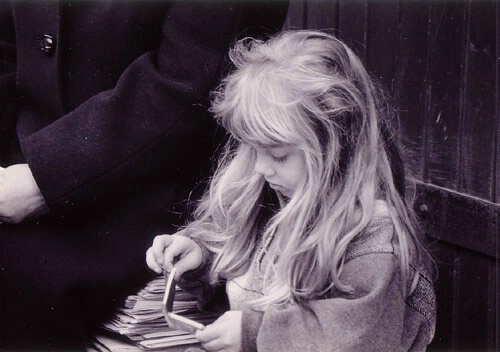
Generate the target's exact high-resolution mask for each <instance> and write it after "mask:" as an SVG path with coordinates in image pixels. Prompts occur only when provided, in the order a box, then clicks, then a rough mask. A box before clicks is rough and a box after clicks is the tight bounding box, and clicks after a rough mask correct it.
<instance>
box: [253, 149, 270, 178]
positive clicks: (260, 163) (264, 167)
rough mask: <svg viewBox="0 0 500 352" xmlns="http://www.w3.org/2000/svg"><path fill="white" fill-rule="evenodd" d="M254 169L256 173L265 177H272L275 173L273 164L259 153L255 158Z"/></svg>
mask: <svg viewBox="0 0 500 352" xmlns="http://www.w3.org/2000/svg"><path fill="white" fill-rule="evenodd" d="M254 170H255V172H256V173H258V174H261V175H262V176H264V177H271V176H273V175H274V168H273V167H272V165H271V164H270V163H269V162H268V161H266V158H265V157H263V156H261V155H259V154H257V157H256V160H255V166H254Z"/></svg>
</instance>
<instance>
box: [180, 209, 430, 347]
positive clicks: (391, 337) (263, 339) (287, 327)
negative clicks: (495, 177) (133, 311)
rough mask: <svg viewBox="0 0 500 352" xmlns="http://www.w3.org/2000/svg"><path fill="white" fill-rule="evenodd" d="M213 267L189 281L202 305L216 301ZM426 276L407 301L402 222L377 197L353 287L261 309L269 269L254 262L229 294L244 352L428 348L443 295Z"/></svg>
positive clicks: (353, 249)
mask: <svg viewBox="0 0 500 352" xmlns="http://www.w3.org/2000/svg"><path fill="white" fill-rule="evenodd" d="M209 257H210V256H209V255H207V258H209ZM209 265H210V260H205V262H204V264H203V267H202V268H199V269H198V270H196V271H195V272H192V273H189V274H188V275H186V277H185V278H184V279H183V280H181V285H182V286H183V287H184V288H185V289H187V290H188V291H191V292H193V293H195V294H197V295H198V297H199V304H200V308H203V307H205V306H207V303H209V302H210V301H212V300H213V299H214V298H216V296H215V295H214V293H215V291H214V290H213V288H212V287H210V285H208V284H207V281H206V280H205V279H204V277H203V275H202V273H203V272H206V269H207V267H209ZM411 265H412V267H413V268H415V267H418V263H411ZM418 275H419V277H418V281H417V285H416V287H415V289H414V290H413V292H412V293H411V295H410V296H409V297H408V298H407V299H404V298H403V295H402V290H401V287H402V283H401V275H400V266H399V258H398V244H397V237H396V236H394V226H393V223H392V220H391V218H390V217H389V213H388V210H387V206H386V205H385V203H383V202H377V206H376V210H375V214H374V216H373V218H372V220H371V222H370V223H369V225H368V226H367V227H366V228H365V230H364V231H363V232H361V233H360V234H359V235H358V236H356V238H355V239H354V241H352V242H351V244H350V245H349V247H348V249H347V253H346V257H345V263H344V266H343V269H342V272H341V275H340V280H341V281H342V282H343V283H345V284H347V285H350V286H351V287H352V288H353V289H354V290H353V292H351V293H344V292H340V291H338V290H333V292H331V294H330V295H329V296H328V297H327V298H324V299H318V300H313V301H311V302H309V304H308V305H307V306H302V305H298V304H292V303H289V304H285V305H278V306H268V307H267V308H266V310H265V311H264V312H261V311H254V310H252V309H250V308H249V307H248V306H246V305H245V300H247V301H248V300H251V299H253V298H257V297H259V296H260V295H261V289H262V285H261V283H262V281H261V280H262V274H261V273H260V271H259V270H258V265H256V263H253V265H251V266H250V269H249V271H248V272H247V273H246V274H244V275H243V276H242V277H239V278H236V279H233V280H231V281H230V282H229V283H228V286H227V288H228V289H227V293H228V294H229V301H230V303H231V304H232V307H231V308H233V307H234V308H233V309H238V310H242V311H243V314H242V349H243V351H260V352H264V351H272V352H276V351H287V352H289V351H318V352H323V351H356V352H357V351H425V349H426V346H427V345H428V344H429V342H430V341H431V340H432V337H433V335H434V329H435V315H436V307H435V295H434V289H433V285H432V282H431V280H430V279H429V277H428V276H427V275H426V271H425V270H423V269H422V270H421V271H420V273H419V274H418ZM196 276H197V277H198V280H195V281H194V280H193V279H195V277H196Z"/></svg>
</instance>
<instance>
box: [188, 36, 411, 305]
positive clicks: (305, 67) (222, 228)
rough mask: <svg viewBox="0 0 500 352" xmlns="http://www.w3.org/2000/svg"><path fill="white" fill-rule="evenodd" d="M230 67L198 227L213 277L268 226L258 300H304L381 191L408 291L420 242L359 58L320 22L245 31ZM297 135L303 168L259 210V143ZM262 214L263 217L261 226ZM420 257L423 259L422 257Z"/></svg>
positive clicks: (339, 262)
mask: <svg viewBox="0 0 500 352" xmlns="http://www.w3.org/2000/svg"><path fill="white" fill-rule="evenodd" d="M230 58H231V60H232V62H233V63H234V65H235V69H234V70H233V72H231V73H230V74H229V75H228V76H227V77H226V78H225V79H224V80H223V82H222V83H221V85H220V87H219V88H218V89H217V90H216V91H215V92H214V93H213V99H212V101H213V103H212V107H211V110H212V112H213V113H214V114H215V116H216V118H217V119H218V122H219V123H220V124H221V125H222V126H223V127H224V128H225V129H226V130H227V131H228V132H229V133H230V138H229V140H228V142H227V144H226V145H225V148H224V151H223V153H222V156H221V158H220V163H219V166H218V168H217V170H216V172H215V174H214V176H213V178H212V180H211V184H210V187H209V189H208V191H207V192H206V194H205V195H204V197H203V198H202V200H201V201H200V203H199V204H198V206H197V209H196V211H195V221H194V222H192V223H191V224H190V225H189V228H190V229H191V231H190V232H191V233H193V234H194V236H196V237H198V238H199V240H202V241H204V242H205V243H206V244H207V245H208V246H209V248H210V249H211V250H212V251H214V252H215V260H214V263H213V266H212V269H211V277H212V280H213V281H214V282H216V281H218V280H221V279H231V278H234V277H236V276H239V275H242V274H243V273H245V272H246V271H247V270H248V269H249V265H250V262H251V260H250V258H252V255H255V251H256V246H257V245H258V243H259V239H260V238H261V236H264V238H267V237H268V236H272V237H273V242H272V245H271V246H270V247H269V248H268V249H267V252H266V258H267V259H266V261H265V262H263V263H264V264H263V272H264V273H265V280H264V282H265V283H266V284H265V288H264V296H263V297H262V298H260V299H258V300H256V301H254V302H252V306H253V307H254V308H257V309H259V308H262V309H263V308H264V307H265V306H266V305H268V304H280V303H285V302H297V303H305V302H307V301H309V300H311V299H314V298H318V297H322V296H324V295H325V294H328V292H329V291H330V290H332V289H333V288H335V289H337V290H340V291H343V292H350V291H351V290H352V287H350V286H349V285H346V284H345V283H343V282H342V281H341V280H340V273H341V271H342V266H343V263H344V260H345V255H346V249H347V247H348V245H349V243H350V242H351V241H352V240H353V239H354V238H355V237H356V235H358V234H359V233H360V232H362V231H363V229H364V228H365V227H366V226H367V225H368V223H369V221H370V219H371V218H372V216H373V214H374V207H375V201H376V200H379V199H380V200H384V201H385V202H386V204H387V208H388V210H389V213H390V217H391V218H392V221H393V224H394V230H395V234H396V236H397V239H398V241H399V258H400V263H401V273H402V278H403V283H404V284H403V286H404V287H403V288H402V292H403V294H404V295H407V294H408V292H407V291H408V290H407V288H410V290H411V289H412V287H413V286H414V285H412V283H411V282H409V281H414V283H415V282H416V280H411V278H412V277H414V276H415V275H413V274H412V270H413V269H410V262H412V258H413V259H415V258H414V257H415V256H417V257H418V256H419V253H420V251H421V249H420V248H421V247H420V242H419V240H418V238H417V231H416V228H415V224H416V222H415V216H414V214H413V212H412V208H411V206H410V205H409V204H408V202H407V201H406V200H405V179H404V170H403V163H402V159H401V156H400V153H399V151H398V147H397V143H396V141H395V137H394V134H393V132H392V131H391V129H390V128H389V122H390V121H391V120H392V119H393V117H394V116H393V113H392V110H391V109H390V108H389V106H388V104H387V103H386V99H385V97H384V95H383V94H382V90H381V89H380V88H379V87H378V86H377V85H376V84H375V82H374V81H373V80H372V79H371V77H370V76H369V74H368V73H367V71H366V70H365V68H364V66H363V64H362V62H361V61H360V59H359V58H358V57H357V56H356V55H355V54H354V53H353V51H352V50H351V49H350V48H348V47H347V46H346V45H345V44H344V43H343V42H342V41H340V40H339V39H336V38H335V37H334V36H332V35H329V34H327V33H324V32H320V31H309V30H292V31H284V32H282V33H280V34H279V35H277V36H275V37H273V38H271V39H269V40H268V41H265V42H263V41H259V40H254V39H251V38H247V39H244V40H241V41H239V42H238V43H237V44H236V45H235V46H234V48H233V49H232V50H231V52H230ZM283 145H292V146H295V147H297V148H299V149H300V150H301V151H302V152H303V153H304V159H305V164H306V170H307V172H306V173H307V176H306V180H305V182H304V183H303V184H301V185H300V186H299V187H298V189H297V190H296V191H295V193H294V195H293V197H292V198H291V199H289V200H287V202H286V203H285V204H283V205H282V207H281V208H280V209H279V211H277V212H276V213H275V214H274V215H273V216H272V217H270V218H269V217H267V218H265V217H263V213H264V210H265V202H266V194H265V193H266V192H265V189H266V187H265V180H264V178H263V176H261V175H260V174H258V173H257V172H255V171H254V164H255V147H275V146H283ZM263 218H265V226H262V222H263V220H262V219H263ZM416 260H417V262H418V260H419V259H418V258H417V259H416Z"/></svg>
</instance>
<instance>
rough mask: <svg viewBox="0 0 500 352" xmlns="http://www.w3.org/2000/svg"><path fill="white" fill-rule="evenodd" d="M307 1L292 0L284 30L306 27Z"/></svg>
mask: <svg viewBox="0 0 500 352" xmlns="http://www.w3.org/2000/svg"><path fill="white" fill-rule="evenodd" d="M305 8H306V0H290V5H289V7H288V15H287V17H286V19H285V23H284V25H283V28H284V29H303V28H305V25H306V23H305V22H306V16H305Z"/></svg>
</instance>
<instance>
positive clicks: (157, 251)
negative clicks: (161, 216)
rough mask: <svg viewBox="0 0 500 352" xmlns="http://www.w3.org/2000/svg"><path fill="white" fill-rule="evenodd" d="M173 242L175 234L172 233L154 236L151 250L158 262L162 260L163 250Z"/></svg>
mask: <svg viewBox="0 0 500 352" xmlns="http://www.w3.org/2000/svg"><path fill="white" fill-rule="evenodd" d="M172 242H173V236H171V235H160V236H156V237H155V238H154V240H153V245H152V246H151V250H152V254H153V256H154V257H155V258H156V261H157V262H158V263H161V262H162V260H163V252H164V251H165V248H167V247H168V246H169V245H170V244H171V243H172Z"/></svg>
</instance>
